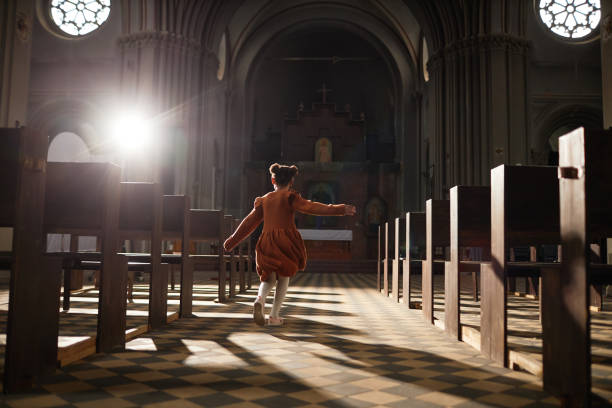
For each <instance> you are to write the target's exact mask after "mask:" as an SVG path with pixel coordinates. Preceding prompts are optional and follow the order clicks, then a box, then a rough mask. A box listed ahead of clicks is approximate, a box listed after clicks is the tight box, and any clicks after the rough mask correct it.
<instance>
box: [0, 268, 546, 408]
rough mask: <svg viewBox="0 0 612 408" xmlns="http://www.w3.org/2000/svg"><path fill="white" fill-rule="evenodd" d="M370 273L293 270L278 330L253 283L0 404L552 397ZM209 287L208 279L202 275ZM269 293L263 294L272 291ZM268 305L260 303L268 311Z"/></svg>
mask: <svg viewBox="0 0 612 408" xmlns="http://www.w3.org/2000/svg"><path fill="white" fill-rule="evenodd" d="M374 279H375V278H374V277H373V276H368V275H349V274H308V273H302V274H298V276H297V277H296V278H294V279H293V282H292V283H291V285H290V288H289V293H288V294H287V299H286V303H285V308H284V309H283V311H282V313H281V314H282V315H283V316H285V317H286V325H285V326H284V327H281V328H278V327H276V328H268V327H263V328H261V327H258V326H256V325H255V324H254V323H253V322H252V317H251V303H252V301H253V299H254V296H255V290H250V291H249V292H248V293H247V294H244V295H241V296H239V298H238V300H237V302H235V303H229V304H217V303H213V302H212V301H210V300H209V299H210V298H207V297H201V298H200V299H202V300H197V299H198V293H202V294H204V293H207V292H208V291H209V290H210V288H209V287H208V286H206V285H198V286H197V287H196V288H195V290H194V294H195V296H194V300H195V301H194V313H195V315H196V317H194V318H189V319H182V320H178V321H175V322H173V323H172V324H170V325H169V326H167V328H166V329H165V330H161V331H156V332H152V333H147V334H145V335H143V336H142V337H140V338H137V339H135V340H132V341H131V342H129V343H128V347H127V348H128V350H126V352H124V353H116V354H108V355H94V356H91V357H89V358H87V359H85V360H82V361H79V362H76V363H74V364H71V365H69V366H67V367H65V368H63V369H61V370H57V372H56V374H55V375H54V376H53V377H52V378H49V379H48V381H47V382H46V383H45V384H43V385H42V386H41V387H40V388H38V389H36V390H34V391H33V392H31V393H28V394H21V395H12V396H8V397H7V396H5V397H4V398H5V400H4V403H3V404H2V406H9V407H33V406H37V407H55V406H58V407H59V406H62V407H63V406H66V407H67V406H70V407H81V408H94V407H104V408H109V407H112V408H120V407H131V406H148V407H221V406H224V407H239V406H240V407H317V406H320V407H324V406H326V407H439V406H456V407H475V406H508V407H523V406H533V407H535V406H538V407H543V406H548V405H550V406H556V405H557V401H556V400H555V399H554V398H551V397H549V396H548V395H547V394H546V393H545V392H543V391H542V389H541V385H540V382H539V381H538V379H537V378H536V377H534V376H532V375H529V374H525V373H520V372H513V371H510V370H507V369H504V368H500V367H498V366H495V365H494V364H492V363H491V362H490V361H489V360H487V359H485V358H483V357H482V356H481V355H480V354H479V353H478V352H477V351H476V350H474V349H473V348H472V347H470V346H469V345H467V344H464V343H460V342H456V341H452V340H450V339H448V338H447V337H445V336H444V334H443V333H441V332H440V330H439V329H437V328H434V327H429V326H427V325H426V324H425V323H424V322H423V319H422V316H421V312H420V311H419V310H406V309H404V308H403V307H401V305H398V304H394V303H392V302H391V300H387V299H384V298H382V297H381V296H380V295H378V294H377V293H376V291H375V290H373V289H370V288H372V287H373V286H374ZM209 286H210V285H209ZM269 301H271V297H270V298H269ZM269 306H270V305H269V304H268V309H267V310H269Z"/></svg>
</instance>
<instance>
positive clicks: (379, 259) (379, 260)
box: [376, 225, 383, 293]
mask: <svg viewBox="0 0 612 408" xmlns="http://www.w3.org/2000/svg"><path fill="white" fill-rule="evenodd" d="M377 244H378V246H377V249H378V252H377V253H378V257H377V262H376V291H377V292H378V293H380V289H381V286H382V285H381V284H380V280H381V278H382V274H381V266H382V262H383V258H382V228H381V226H380V225H379V226H378V241H377Z"/></svg>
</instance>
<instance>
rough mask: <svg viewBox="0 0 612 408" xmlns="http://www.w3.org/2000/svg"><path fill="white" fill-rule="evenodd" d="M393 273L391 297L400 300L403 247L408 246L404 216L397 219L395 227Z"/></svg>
mask: <svg viewBox="0 0 612 408" xmlns="http://www.w3.org/2000/svg"><path fill="white" fill-rule="evenodd" d="M393 233H394V237H393V247H394V255H393V273H392V277H391V297H392V298H393V300H395V301H396V302H399V290H400V286H399V285H400V278H399V277H400V269H401V267H402V263H403V262H402V261H403V259H402V258H401V255H402V254H401V249H402V248H405V247H406V220H405V219H403V218H396V219H395V226H394V228H393Z"/></svg>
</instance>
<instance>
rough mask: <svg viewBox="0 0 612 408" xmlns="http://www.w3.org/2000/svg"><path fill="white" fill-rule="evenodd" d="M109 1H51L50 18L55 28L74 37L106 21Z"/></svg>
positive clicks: (95, 28)
mask: <svg viewBox="0 0 612 408" xmlns="http://www.w3.org/2000/svg"><path fill="white" fill-rule="evenodd" d="M110 8H111V0H51V8H50V12H51V18H52V20H53V22H54V23H55V24H56V25H57V27H58V28H59V29H60V30H61V31H63V32H64V33H66V34H69V35H71V36H74V37H79V36H83V35H86V34H89V33H91V32H92V31H95V30H97V29H98V28H100V26H101V25H102V24H104V22H105V21H106V20H107V19H108V16H109V14H110Z"/></svg>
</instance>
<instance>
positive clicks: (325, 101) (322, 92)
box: [317, 84, 332, 103]
mask: <svg viewBox="0 0 612 408" xmlns="http://www.w3.org/2000/svg"><path fill="white" fill-rule="evenodd" d="M331 91H332V90H331V89H327V88H326V87H325V84H323V87H322V88H321V89H317V93H320V94H323V103H327V93H328V92H331Z"/></svg>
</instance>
